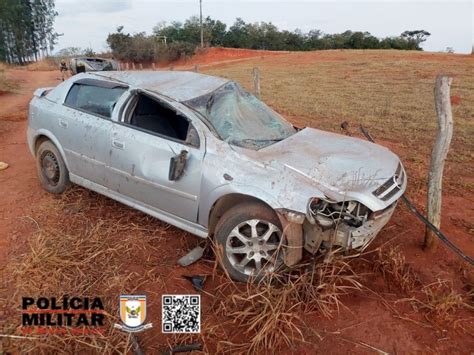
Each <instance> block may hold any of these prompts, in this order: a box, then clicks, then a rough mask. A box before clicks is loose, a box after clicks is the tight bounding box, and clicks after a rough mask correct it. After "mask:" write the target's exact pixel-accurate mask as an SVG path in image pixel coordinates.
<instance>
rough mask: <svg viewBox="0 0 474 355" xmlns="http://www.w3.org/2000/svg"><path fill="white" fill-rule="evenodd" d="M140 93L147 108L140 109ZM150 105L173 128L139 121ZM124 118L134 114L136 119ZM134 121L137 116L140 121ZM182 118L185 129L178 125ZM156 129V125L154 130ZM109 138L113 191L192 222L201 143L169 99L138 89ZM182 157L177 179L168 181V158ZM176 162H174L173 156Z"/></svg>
mask: <svg viewBox="0 0 474 355" xmlns="http://www.w3.org/2000/svg"><path fill="white" fill-rule="evenodd" d="M139 97H142V98H143V97H145V98H146V99H147V101H148V104H149V105H150V108H148V109H145V111H146V110H148V111H149V112H140V115H135V116H134V112H138V110H139V108H140V99H139ZM153 103H155V104H156V107H157V110H158V111H160V115H162V116H160V117H161V118H163V119H165V120H169V122H171V125H173V124H175V123H176V122H179V124H181V126H180V127H178V125H179V124H178V125H177V127H175V128H176V131H178V130H181V132H179V133H176V132H174V133H172V131H173V129H174V128H172V127H171V128H170V127H165V125H163V124H157V123H156V121H153V120H151V121H149V123H147V124H145V123H143V122H144V121H146V119H148V118H151V119H153V118H155V119H156V120H158V119H159V118H160V117H159V116H158V115H156V117H155V116H153V115H154V112H155V111H156V110H155V111H154V109H153V107H152V106H153ZM127 116H134V117H135V121H136V122H134V121H133V119H131V118H130V117H127ZM139 120H142V122H141V123H140V122H139ZM185 122H187V128H186V132H184V128H183V127H182V126H184V125H185ZM157 127H158V128H157ZM111 135H112V139H111V148H112V153H111V159H110V169H111V172H110V176H111V185H112V186H113V189H114V190H115V191H117V192H119V193H120V194H121V195H124V196H126V197H128V198H131V199H133V200H134V201H136V202H138V203H140V204H142V205H145V206H147V207H152V208H154V209H158V210H159V211H162V212H166V213H169V214H171V215H174V216H178V217H181V218H183V219H185V220H187V221H191V222H196V221H197V214H198V202H199V194H200V188H201V176H202V162H203V158H204V150H205V144H204V143H205V142H204V139H202V138H201V139H200V138H199V133H198V131H197V130H196V128H195V127H194V126H193V123H192V121H191V120H190V119H189V118H188V117H186V116H185V115H184V114H183V113H182V112H178V111H177V110H176V109H175V108H173V107H172V106H171V105H170V104H169V103H166V102H165V101H163V100H160V99H158V98H156V97H152V96H149V95H145V94H143V93H141V94H140V93H138V92H137V94H136V95H135V96H133V97H132V98H131V99H130V103H129V109H127V110H125V111H124V113H123V116H122V117H121V119H120V122H119V123H117V124H115V125H114V128H113V130H112V133H111ZM180 154H181V155H182V156H183V155H185V166H184V172H183V174H182V175H181V176H180V177H179V178H178V179H176V180H172V179H170V166H171V161H172V159H176V158H177V157H179V155H180ZM175 161H176V160H175Z"/></svg>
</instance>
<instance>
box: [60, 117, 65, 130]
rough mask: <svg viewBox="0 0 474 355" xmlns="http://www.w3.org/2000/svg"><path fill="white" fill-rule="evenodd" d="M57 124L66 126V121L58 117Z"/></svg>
mask: <svg viewBox="0 0 474 355" xmlns="http://www.w3.org/2000/svg"><path fill="white" fill-rule="evenodd" d="M59 125H60V126H61V127H63V128H67V121H65V120H63V119H61V118H60V119H59Z"/></svg>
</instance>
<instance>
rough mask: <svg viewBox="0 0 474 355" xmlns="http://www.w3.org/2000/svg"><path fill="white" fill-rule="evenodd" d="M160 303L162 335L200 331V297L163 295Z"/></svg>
mask: <svg viewBox="0 0 474 355" xmlns="http://www.w3.org/2000/svg"><path fill="white" fill-rule="evenodd" d="M161 301H162V303H161V314H162V318H161V319H162V320H161V324H162V330H163V333H199V332H200V331H201V295H163V297H162V299H161Z"/></svg>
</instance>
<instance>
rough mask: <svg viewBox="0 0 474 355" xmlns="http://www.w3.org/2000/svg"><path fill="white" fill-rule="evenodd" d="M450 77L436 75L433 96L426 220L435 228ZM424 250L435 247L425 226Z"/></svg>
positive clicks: (449, 129) (447, 135)
mask: <svg viewBox="0 0 474 355" xmlns="http://www.w3.org/2000/svg"><path fill="white" fill-rule="evenodd" d="M452 81H453V79H452V78H450V77H448V76H444V75H438V76H437V77H436V83H435V89H434V96H435V108H436V115H437V117H438V133H437V135H436V141H435V144H434V146H433V151H432V153H431V163H430V172H429V175H428V206H427V213H428V220H429V221H430V222H431V223H432V224H433V225H434V226H436V227H437V228H439V226H440V223H441V195H442V182H443V169H444V161H445V160H446V156H447V155H448V150H449V145H450V144H451V138H452V136H453V114H452V112H451V97H450V93H449V89H450V86H451V82H452ZM423 248H424V249H425V250H434V249H435V248H436V236H435V235H434V233H433V232H432V231H431V230H430V229H429V228H428V227H426V230H425V242H424V244H423Z"/></svg>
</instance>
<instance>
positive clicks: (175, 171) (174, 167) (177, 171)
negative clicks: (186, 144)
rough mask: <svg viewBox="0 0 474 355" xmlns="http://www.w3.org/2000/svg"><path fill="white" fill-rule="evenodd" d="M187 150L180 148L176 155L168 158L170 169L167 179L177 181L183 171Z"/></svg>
mask: <svg viewBox="0 0 474 355" xmlns="http://www.w3.org/2000/svg"><path fill="white" fill-rule="evenodd" d="M187 156H188V152H187V151H185V150H182V151H181V153H179V154H178V155H176V156H174V157H171V159H170V171H169V174H168V180H171V181H177V180H179V178H180V177H181V176H182V175H183V173H184V168H185V166H186V160H187Z"/></svg>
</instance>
